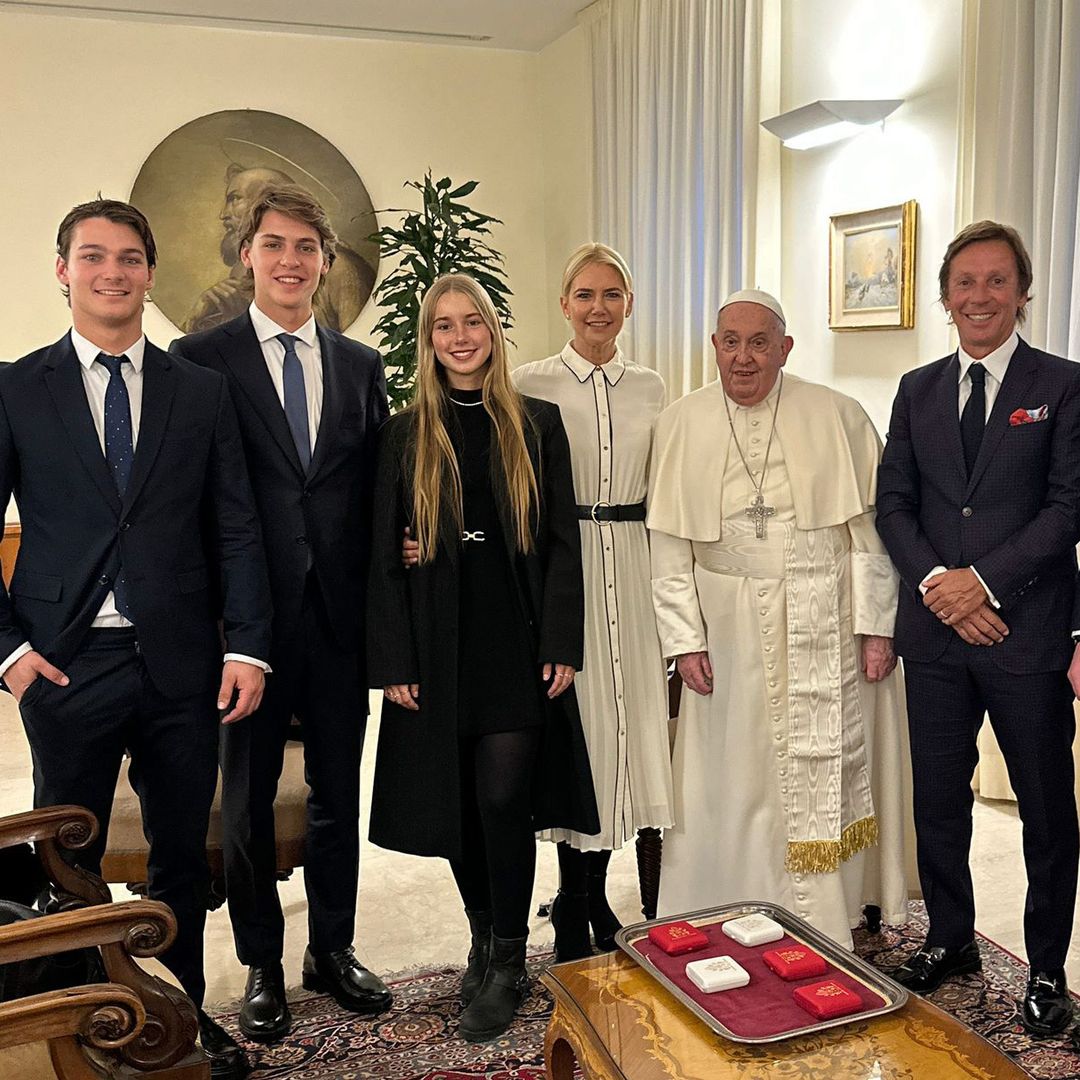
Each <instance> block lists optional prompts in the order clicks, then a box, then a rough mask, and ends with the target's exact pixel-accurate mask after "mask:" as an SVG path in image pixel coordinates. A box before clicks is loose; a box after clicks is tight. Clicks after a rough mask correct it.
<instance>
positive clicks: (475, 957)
mask: <svg viewBox="0 0 1080 1080" xmlns="http://www.w3.org/2000/svg"><path fill="white" fill-rule="evenodd" d="M465 914H466V915H468V916H469V929H470V930H471V931H472V945H471V947H470V948H469V964H468V967H466V968H465V974H464V976H463V977H462V980H461V1004H462V1005H468V1004H469V1003H470V1002H471V1001H472V999H473V998H474V997H476V994H477V992H478V991H479V989H480V986H481V985H482V983H483V981H484V976H485V975H486V974H487V969H488V960H489V959H490V957H491V912H490V911H469V909H468V908H466V909H465Z"/></svg>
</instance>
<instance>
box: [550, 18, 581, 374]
mask: <svg viewBox="0 0 1080 1080" xmlns="http://www.w3.org/2000/svg"><path fill="white" fill-rule="evenodd" d="M537 81H538V97H539V100H540V104H541V116H540V122H541V136H542V139H541V151H542V153H543V157H544V166H543V177H544V220H545V231H546V235H545V245H546V251H547V276H546V278H545V280H544V288H545V297H546V303H547V313H548V322H547V328H548V344H549V348H548V353H553V352H557V351H558V350H559V349H561V348H562V347H563V345H564V344H565V343H566V338H567V336H568V335H567V330H566V321H565V319H563V316H562V310H561V309H560V307H559V303H558V295H559V285H560V282H561V279H562V270H563V267H564V266H565V265H566V259H567V256H568V255H569V254H570V252H571V251H573V250H574V248H576V247H577V246H578V245H579V244H583V243H585V242H586V241H587V240H594V239H595V237H594V236H593V235H592V232H591V224H590V220H589V218H590V210H589V208H590V207H591V206H592V198H591V195H590V192H589V159H590V157H591V156H592V149H591V148H592V84H591V81H590V79H589V73H588V67H587V57H586V48H585V34H584V32H583V31H582V30H581V29H580V28H575V29H573V30H571V31H570V32H569V33H567V34H564V35H563V36H562V37H561V38H559V39H558V40H557V41H554V42H552V43H551V44H550V45H549V46H548V47H547V48H546V49H544V50H543V51H542V52H541V53H540V55H539V63H538V65H537ZM545 355H547V354H545Z"/></svg>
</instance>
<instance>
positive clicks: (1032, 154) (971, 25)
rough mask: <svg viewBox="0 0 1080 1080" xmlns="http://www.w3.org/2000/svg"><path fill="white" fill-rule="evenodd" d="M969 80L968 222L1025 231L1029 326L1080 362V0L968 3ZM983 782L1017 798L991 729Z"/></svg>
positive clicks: (983, 749)
mask: <svg viewBox="0 0 1080 1080" xmlns="http://www.w3.org/2000/svg"><path fill="white" fill-rule="evenodd" d="M961 79H962V83H961V86H962V94H961V116H960V132H961V140H960V169H959V178H960V182H959V186H958V204H957V225H958V227H959V226H962V225H965V224H966V223H967V222H969V221H978V220H980V219H982V218H993V219H994V220H996V221H1005V222H1007V223H1008V224H1010V225H1015V226H1016V228H1018V229H1019V230H1020V233H1021V235H1022V236H1023V237H1024V239H1025V241H1026V242H1027V246H1028V249H1029V250H1030V252H1031V257H1032V263H1033V271H1034V284H1033V286H1032V290H1031V292H1032V296H1033V297H1034V299H1033V301H1032V303H1031V305H1030V306H1029V308H1028V320H1027V322H1026V323H1025V325H1024V328H1023V330H1022V333H1023V334H1024V336H1025V337H1026V338H1027V339H1028V340H1029V341H1030V342H1031V343H1032V344H1033V345H1036V346H1038V347H1039V348H1043V349H1047V350H1048V351H1049V352H1053V353H1058V354H1059V355H1063V356H1070V357H1072V358H1073V359H1074V360H1080V215H1078V212H1077V202H1078V198H1080V2H1078V0H965V5H964V45H963V60H962V68H961ZM1077 757H1080V754H1078V753H1077V748H1074V758H1077ZM975 784H976V788H977V790H978V791H979V793H980V794H981V795H983V796H984V797H986V798H991V799H1012V798H1015V796H1014V795H1013V792H1012V788H1011V787H1010V785H1009V778H1008V774H1007V773H1006V770H1005V762H1004V759H1003V758H1002V756H1001V750H1000V749H999V748H998V745H997V741H996V739H995V738H994V734H993V731H992V730H991V728H990V726H989V724H984V725H983V729H982V731H981V732H980V735H979V771H978V773H977V775H976V780H975ZM1077 785H1078V789H1080V761H1078V768H1077Z"/></svg>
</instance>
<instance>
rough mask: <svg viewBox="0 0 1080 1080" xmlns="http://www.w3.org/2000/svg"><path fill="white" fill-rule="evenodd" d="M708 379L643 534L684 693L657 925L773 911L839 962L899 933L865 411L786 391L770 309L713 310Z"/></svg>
mask: <svg viewBox="0 0 1080 1080" xmlns="http://www.w3.org/2000/svg"><path fill="white" fill-rule="evenodd" d="M712 341H713V345H714V347H715V349H716V360H717V365H718V367H719V369H720V380H719V381H718V382H715V383H712V384H710V385H708V386H705V387H703V388H702V389H700V390H697V391H695V392H694V393H692V394H689V395H687V396H686V397H684V398H682V399H681V400H679V401H677V402H675V403H674V404H673V405H671V406H670V407H669V408H667V409H666V410H665V411H664V412H663V413H662V414H661V416H660V419H659V421H658V427H657V431H656V436H655V439H654V443H653V454H654V457H653V464H652V468H651V474H650V488H649V514H648V525H649V529H650V534H651V543H652V577H653V600H654V604H655V607H656V619H657V626H658V629H659V632H660V638H661V642H662V645H663V649H664V655H665V656H667V657H669V658H670V657H675V658H677V664H678V669H679V672H680V674H681V675H682V677H683V681H684V685H685V690H684V693H683V698H682V708H681V712H680V716H679V726H678V735H677V737H676V743H675V757H674V762H673V771H674V780H675V798H676V805H675V820H676V826H675V828H674V829H672V830H669V831H668V832H667V833H666V835H665V840H664V855H663V869H662V872H661V879H660V913H661V914H672V913H675V912H683V911H692V910H695V909H698V908H704V907H713V906H716V905H719V904H725V903H732V902H736V901H741V900H764V901H769V902H771V903H775V904H779V905H780V906H782V907H785V908H787V909H788V910H790V911H793V912H795V913H796V914H797V915H800V916H802V917H803V918H805V919H806V920H807V921H808V922H810V923H811V924H813V925H814V926H816V927H817V928H818V929H820V930H822V931H823V932H824V933H826V934H828V935H829V936H830V937H832V938H833V939H835V940H836V941H838V942H840V943H841V944H842V945H845V946H846V947H848V948H850V947H851V928H852V927H853V926H856V925H858V923H859V921H860V918H861V915H862V909H863V906H864V905H867V904H873V905H876V906H879V907H880V908H881V909H882V915H883V918H884V920H885V921H886V922H890V923H900V922H903V921H904V920H905V919H906V898H907V888H906V882H905V876H904V856H903V836H904V827H903V798H902V784H903V778H904V777H905V776H906V774H907V768H908V767H907V762H906V757H905V751H904V744H903V741H902V738H903V736H902V731H903V721H904V717H903V713H902V696H903V695H902V687H901V686H900V683H899V679H900V677H899V674H898V673H895V672H894V669H895V667H896V658H895V654H894V653H893V648H892V633H893V621H894V618H895V613H896V600H897V576H896V573H895V572H894V570H893V567H892V564H891V562H890V561H889V557H888V556H887V555H886V554H885V549H884V547H883V546H882V544H881V541H880V540H879V539H878V535H877V532H876V530H875V528H874V492H875V476H876V472H877V464H878V460H879V458H880V455H881V443H880V441H879V439H878V437H877V434H876V432H875V431H874V428H873V425H872V424H871V423H870V420H869V419H868V417H867V416H866V414H865V413H864V412H863V410H862V407H861V406H860V405H859V404H858V403H857V402H856V401H854V400H853V399H851V398H849V397H846V396H844V395H843V394H839V393H837V392H835V391H834V390H830V389H829V388H828V387H825V386H820V385H818V384H816V383H811V382H806V381H804V380H802V379H799V378H797V377H795V376H793V375H786V374H784V373H783V371H782V368H783V366H784V363H785V361H786V360H787V356H788V353H789V352H790V351H791V348H792V345H793V342H792V339H791V338H790V337H788V336H786V320H785V318H784V313H783V310H782V308H781V307H780V304H779V302H778V301H777V300H776V299H775V298H774V297H772V296H770V295H769V294H768V293H763V292H759V291H758V290H743V291H741V292H737V293H734V294H732V296H730V297H729V298H728V299H727V300H726V301H725V302H724V304H723V306H722V307H721V308H720V312H719V315H718V321H717V329H716V333H715V334H713V336H712Z"/></svg>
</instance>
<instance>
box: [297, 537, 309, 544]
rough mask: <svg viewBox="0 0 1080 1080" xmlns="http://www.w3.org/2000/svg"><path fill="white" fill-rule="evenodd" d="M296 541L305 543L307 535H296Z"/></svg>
mask: <svg viewBox="0 0 1080 1080" xmlns="http://www.w3.org/2000/svg"><path fill="white" fill-rule="evenodd" d="M296 542H297V543H298V544H306V543H307V537H306V536H298V537H297V538H296Z"/></svg>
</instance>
